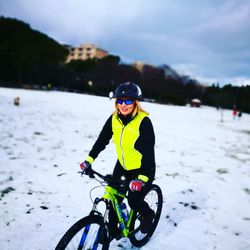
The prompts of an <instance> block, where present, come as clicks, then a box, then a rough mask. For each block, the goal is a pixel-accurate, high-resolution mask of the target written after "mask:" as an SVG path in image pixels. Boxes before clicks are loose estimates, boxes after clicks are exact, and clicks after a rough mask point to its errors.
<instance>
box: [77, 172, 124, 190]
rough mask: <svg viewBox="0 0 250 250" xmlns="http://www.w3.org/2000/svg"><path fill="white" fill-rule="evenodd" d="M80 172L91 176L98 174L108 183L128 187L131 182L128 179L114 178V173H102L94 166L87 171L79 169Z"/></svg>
mask: <svg viewBox="0 0 250 250" xmlns="http://www.w3.org/2000/svg"><path fill="white" fill-rule="evenodd" d="M78 173H80V174H81V175H83V174H84V175H88V176H89V178H95V175H97V176H98V177H100V178H101V179H102V180H104V181H105V182H106V183H108V184H113V185H117V184H118V185H120V186H123V187H128V186H129V182H128V181H126V180H114V179H113V178H112V175H110V174H107V175H102V174H100V173H99V172H97V171H95V170H94V169H93V168H90V169H88V171H87V172H85V171H79V172H78Z"/></svg>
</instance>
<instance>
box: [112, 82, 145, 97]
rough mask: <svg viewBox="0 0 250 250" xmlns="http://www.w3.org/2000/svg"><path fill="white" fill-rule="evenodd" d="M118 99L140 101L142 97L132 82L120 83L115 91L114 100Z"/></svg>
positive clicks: (137, 87)
mask: <svg viewBox="0 0 250 250" xmlns="http://www.w3.org/2000/svg"><path fill="white" fill-rule="evenodd" d="M119 97H130V98H133V99H136V100H140V99H141V97H142V92H141V89H140V87H139V86H138V85H137V84H135V83H133V82H125V83H121V84H120V85H119V86H118V87H117V89H116V91H115V98H119Z"/></svg>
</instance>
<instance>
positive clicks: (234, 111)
mask: <svg viewBox="0 0 250 250" xmlns="http://www.w3.org/2000/svg"><path fill="white" fill-rule="evenodd" d="M237 113H238V112H237V109H236V106H234V107H233V119H235V118H236V116H237Z"/></svg>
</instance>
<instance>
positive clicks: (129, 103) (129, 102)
mask: <svg viewBox="0 0 250 250" xmlns="http://www.w3.org/2000/svg"><path fill="white" fill-rule="evenodd" d="M116 102H117V103H118V104H123V103H125V104H126V105H131V104H133V103H134V100H132V99H125V100H123V99H117V100H116Z"/></svg>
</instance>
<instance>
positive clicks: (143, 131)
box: [89, 115, 155, 180]
mask: <svg viewBox="0 0 250 250" xmlns="http://www.w3.org/2000/svg"><path fill="white" fill-rule="evenodd" d="M119 118H120V119H121V120H122V122H123V124H124V125H125V126H126V125H127V124H128V123H129V122H130V121H131V120H132V118H131V117H124V116H122V115H119ZM139 130H140V136H139V137H138V139H137V141H136V143H135V149H136V150H138V151H139V152H140V153H141V154H142V160H141V168H140V174H142V175H145V176H147V177H148V178H150V179H151V180H153V179H154V176H155V153H154V145H155V135H154V129H153V125H152V123H151V120H150V119H149V117H144V118H143V120H142V122H141V124H140V128H139ZM112 135H113V133H112V115H111V116H110V117H109V118H108V120H107V121H106V123H105V124H104V126H103V128H102V131H101V133H100V135H99V137H98V139H97V140H96V142H95V144H94V146H93V148H92V149H91V151H90V153H89V156H91V157H92V158H93V159H95V158H96V157H97V156H98V155H99V153H100V152H101V151H102V150H104V149H105V147H106V146H107V145H108V144H109V141H110V139H111V138H112Z"/></svg>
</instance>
